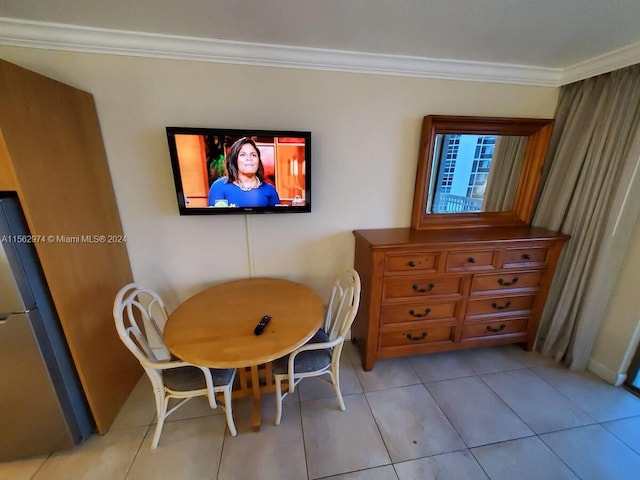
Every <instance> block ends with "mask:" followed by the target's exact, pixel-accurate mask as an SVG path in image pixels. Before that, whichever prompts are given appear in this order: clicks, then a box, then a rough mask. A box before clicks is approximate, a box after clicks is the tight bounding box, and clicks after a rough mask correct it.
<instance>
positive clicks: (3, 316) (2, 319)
mask: <svg viewBox="0 0 640 480" xmlns="http://www.w3.org/2000/svg"><path fill="white" fill-rule="evenodd" d="M29 312H31V309H29V310H25V311H24V312H0V324H2V323H6V322H7V321H8V320H9V319H10V318H11V317H13V316H14V315H24V314H26V313H29Z"/></svg>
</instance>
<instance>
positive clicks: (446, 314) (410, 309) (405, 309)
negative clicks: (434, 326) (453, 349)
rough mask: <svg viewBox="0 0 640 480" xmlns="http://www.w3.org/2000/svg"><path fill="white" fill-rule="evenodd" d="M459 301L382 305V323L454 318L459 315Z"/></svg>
mask: <svg viewBox="0 0 640 480" xmlns="http://www.w3.org/2000/svg"><path fill="white" fill-rule="evenodd" d="M459 305H460V304H459V302H447V303H429V302H422V303H409V304H406V305H395V306H387V307H382V309H381V312H382V313H381V314H380V324H381V325H388V324H392V323H404V322H416V321H420V320H441V319H443V318H450V319H454V318H456V316H457V311H458V306H459Z"/></svg>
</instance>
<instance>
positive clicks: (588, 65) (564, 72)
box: [0, 17, 640, 87]
mask: <svg viewBox="0 0 640 480" xmlns="http://www.w3.org/2000/svg"><path fill="white" fill-rule="evenodd" d="M0 45H9V46H17V47H29V48H42V49H48V50H66V51H73V52H87V53H103V54H111V55H127V56H140V57H151V58H166V59H175V60H193V61H203V62H218V63H233V64H242V65H259V66H271V67H287V68H302V69H309V70H328V71H343V72H356V73H371V74H379V75H397V76H406V77H423V78H437V79H449V80H468V81H480V82H490V83H508V84H520V85H534V86H547V87H560V86H562V85H566V84H568V83H572V82H575V81H579V80H582V79H585V78H589V77H592V76H595V75H600V74H602V73H606V72H610V71H613V70H617V69H619V68H623V67H627V66H629V65H634V64H636V63H640V42H638V43H635V44H632V45H629V46H626V47H624V48H620V49H618V50H615V51H612V52H608V53H606V54H604V55H600V56H597V57H594V58H591V59H589V60H587V61H584V62H580V63H578V64H575V65H572V66H570V67H568V68H545V67H532V66H527V65H513V64H503V63H490V62H477V61H459V60H446V59H444V60H443V59H436V58H425V57H415V56H404V55H388V54H372V53H361V52H349V51H341V50H329V49H319V48H306V47H292V46H283V45H269V44H262V43H248V42H238V41H228V40H214V39H205V38H197V37H185V36H175V35H161V34H150V33H141V32H131V31H123V30H110V29H102V28H90V27H80V26H75V25H66V24H59V23H48V22H34V21H27V20H19V19H14V18H3V17H0Z"/></svg>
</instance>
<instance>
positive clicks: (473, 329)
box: [462, 318, 528, 340]
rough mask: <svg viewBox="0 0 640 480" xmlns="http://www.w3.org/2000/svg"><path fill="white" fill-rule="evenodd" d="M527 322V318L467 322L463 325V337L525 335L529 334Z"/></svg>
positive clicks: (466, 338)
mask: <svg viewBox="0 0 640 480" xmlns="http://www.w3.org/2000/svg"><path fill="white" fill-rule="evenodd" d="M527 322H528V319H527V318H517V319H513V320H496V321H490V322H479V323H471V324H466V325H465V326H464V327H462V339H463V340H468V339H470V338H479V337H495V336H499V335H517V334H522V335H523V336H525V335H526V334H527Z"/></svg>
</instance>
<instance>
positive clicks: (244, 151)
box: [166, 127, 311, 215]
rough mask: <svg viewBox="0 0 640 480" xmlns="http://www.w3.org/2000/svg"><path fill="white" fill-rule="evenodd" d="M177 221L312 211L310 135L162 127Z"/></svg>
mask: <svg viewBox="0 0 640 480" xmlns="http://www.w3.org/2000/svg"><path fill="white" fill-rule="evenodd" d="M166 133H167V141H168V143H169V156H170V158H171V165H172V168H173V178H174V182H175V192H176V199H177V201H178V210H179V212H180V215H229V214H254V213H300V212H310V211H311V132H302V131H292V130H250V129H242V130H240V129H228V128H192V127H166Z"/></svg>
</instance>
